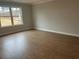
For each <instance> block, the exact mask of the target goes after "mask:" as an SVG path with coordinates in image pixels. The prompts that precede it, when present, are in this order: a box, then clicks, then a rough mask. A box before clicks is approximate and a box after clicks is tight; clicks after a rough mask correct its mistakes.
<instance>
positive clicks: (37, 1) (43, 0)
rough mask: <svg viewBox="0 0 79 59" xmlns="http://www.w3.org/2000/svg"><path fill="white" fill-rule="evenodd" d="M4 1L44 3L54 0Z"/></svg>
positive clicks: (12, 0)
mask: <svg viewBox="0 0 79 59" xmlns="http://www.w3.org/2000/svg"><path fill="white" fill-rule="evenodd" d="M6 1H10V2H21V3H30V4H40V3H46V2H49V1H54V0H6Z"/></svg>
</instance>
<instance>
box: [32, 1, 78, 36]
mask: <svg viewBox="0 0 79 59" xmlns="http://www.w3.org/2000/svg"><path fill="white" fill-rule="evenodd" d="M33 11H34V12H33V13H34V14H33V15H34V19H35V25H36V27H37V28H43V29H47V30H53V31H57V32H65V33H70V34H76V35H79V0H56V1H54V2H48V3H44V4H39V5H35V6H33Z"/></svg>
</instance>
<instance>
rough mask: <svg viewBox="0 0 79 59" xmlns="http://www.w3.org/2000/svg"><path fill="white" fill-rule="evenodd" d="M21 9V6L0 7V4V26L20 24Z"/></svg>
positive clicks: (21, 22)
mask: <svg viewBox="0 0 79 59" xmlns="http://www.w3.org/2000/svg"><path fill="white" fill-rule="evenodd" d="M22 24H23V21H22V10H21V8H18V7H17V8H14V7H1V6H0V26H1V27H7V26H15V25H22Z"/></svg>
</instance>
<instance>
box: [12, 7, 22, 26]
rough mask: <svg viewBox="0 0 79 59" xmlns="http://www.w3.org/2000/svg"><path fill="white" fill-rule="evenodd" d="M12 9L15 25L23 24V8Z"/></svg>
mask: <svg viewBox="0 0 79 59" xmlns="http://www.w3.org/2000/svg"><path fill="white" fill-rule="evenodd" d="M11 10H12V17H13V23H14V25H22V24H23V21H22V10H21V8H11Z"/></svg>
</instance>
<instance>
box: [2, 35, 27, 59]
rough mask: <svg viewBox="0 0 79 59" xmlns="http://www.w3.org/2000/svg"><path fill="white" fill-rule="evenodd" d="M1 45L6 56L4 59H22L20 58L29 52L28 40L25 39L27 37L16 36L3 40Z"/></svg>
mask: <svg viewBox="0 0 79 59" xmlns="http://www.w3.org/2000/svg"><path fill="white" fill-rule="evenodd" d="M1 45H2V54H3V56H5V57H3V59H5V58H7V59H15V58H20V56H21V55H23V53H24V52H26V51H27V50H26V48H27V45H28V43H27V39H25V36H15V37H10V38H7V39H6V40H2V44H1ZM18 55H19V56H18ZM16 56H17V57H16Z"/></svg>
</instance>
